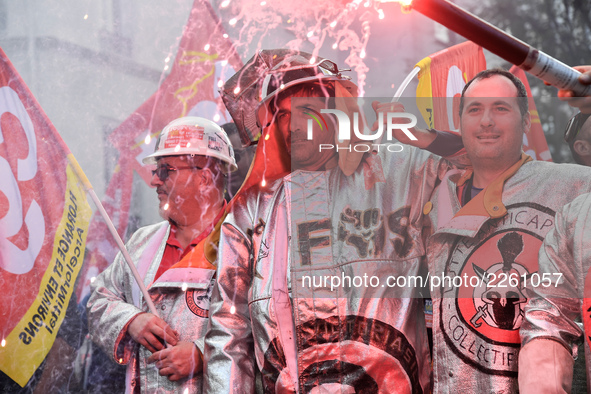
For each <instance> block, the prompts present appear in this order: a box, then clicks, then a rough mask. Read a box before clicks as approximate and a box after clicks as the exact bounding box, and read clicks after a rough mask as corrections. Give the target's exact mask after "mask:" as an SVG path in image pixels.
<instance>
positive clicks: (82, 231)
mask: <svg viewBox="0 0 591 394" xmlns="http://www.w3.org/2000/svg"><path fill="white" fill-rule="evenodd" d="M77 174H81V172H79V166H78V165H77V163H76V160H75V159H74V158H73V156H72V155H71V153H70V151H69V149H68V147H67V146H66V145H65V144H64V142H63V140H62V139H61V137H60V135H59V134H58V133H57V131H56V130H55V128H54V127H53V125H52V124H51V122H50V121H49V119H47V116H46V115H45V114H44V113H43V111H42V109H41V107H40V106H39V104H38V103H37V101H36V100H35V98H34V97H33V95H32V94H31V92H30V91H29V90H28V88H27V87H26V86H25V83H24V82H23V80H22V79H21V78H20V76H19V75H18V73H17V72H16V70H15V69H14V68H13V66H12V64H11V63H10V61H9V60H8V58H7V57H6V55H5V54H4V52H2V50H0V179H1V182H0V288H1V289H2V290H1V292H0V304H1V305H2V308H1V309H0V310H1V311H2V312H1V318H0V335H1V341H2V343H1V346H0V370H2V371H3V372H4V373H6V374H7V375H8V376H10V377H11V378H12V379H13V380H14V381H15V382H17V383H18V384H20V385H21V386H24V385H25V384H26V383H27V381H28V380H29V379H30V377H31V376H32V375H33V373H34V372H35V369H36V368H37V367H38V366H39V365H40V364H41V362H42V361H43V359H44V358H45V356H46V355H47V353H48V352H49V349H50V348H51V346H52V344H53V342H54V340H55V337H56V334H57V331H58V330H59V328H60V325H61V324H62V321H63V319H64V317H65V314H66V307H67V305H68V302H69V300H70V297H71V296H72V294H73V291H74V290H73V289H74V283H75V281H76V277H77V275H78V273H79V271H80V268H81V266H82V261H83V259H84V248H85V243H86V234H87V231H88V222H89V219H90V215H91V210H90V207H89V206H88V203H87V202H86V193H85V191H84V189H83V188H82V187H81V186H80V185H79V183H80V179H79V177H78V175H77ZM81 176H83V177H84V175H83V174H82V175H81ZM84 179H85V177H84Z"/></svg>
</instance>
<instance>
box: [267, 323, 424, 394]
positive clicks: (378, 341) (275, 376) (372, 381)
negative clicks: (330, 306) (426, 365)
mask: <svg viewBox="0 0 591 394" xmlns="http://www.w3.org/2000/svg"><path fill="white" fill-rule="evenodd" d="M297 331H298V338H300V340H299V341H298V343H299V346H298V355H299V356H298V366H301V368H302V369H301V371H299V377H298V382H299V386H300V391H301V392H303V393H320V392H339V393H377V392H389V391H392V390H393V388H394V387H395V391H396V392H397V393H409V394H410V393H412V394H421V393H423V389H422V387H421V383H420V369H421V368H419V359H418V357H417V354H416V352H415V349H414V347H413V346H412V344H411V343H410V342H409V340H408V339H407V338H406V336H405V335H404V334H403V333H402V332H400V331H399V330H397V329H396V328H394V327H392V326H391V325H389V324H387V323H384V322H382V321H379V320H377V319H371V318H366V317H363V316H355V315H349V316H346V317H342V316H341V317H338V316H331V317H329V318H327V319H315V320H311V321H308V322H305V323H303V324H301V325H300V326H298V327H297ZM285 367H286V362H285V356H284V354H283V349H282V347H281V345H280V343H279V341H278V340H277V339H274V340H273V341H271V343H270V344H269V348H268V349H267V351H266V352H265V364H264V366H263V369H262V371H261V373H262V375H263V386H264V387H265V391H266V392H276V391H280V390H279V389H278V388H281V387H291V386H293V385H291V384H290V382H289V379H288V378H286V376H285V375H286V372H285Z"/></svg>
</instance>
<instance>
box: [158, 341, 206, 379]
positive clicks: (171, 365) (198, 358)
mask: <svg viewBox="0 0 591 394" xmlns="http://www.w3.org/2000/svg"><path fill="white" fill-rule="evenodd" d="M154 362H155V363H156V368H158V370H159V373H160V375H162V376H168V380H170V381H172V382H174V381H176V380H180V379H184V378H186V377H188V376H190V375H194V374H196V373H198V372H201V370H202V369H203V355H202V354H201V351H200V350H199V349H198V348H197V346H195V344H194V343H192V342H183V341H181V342H178V343H177V344H176V346H173V347H170V348H167V349H164V350H161V351H159V352H156V353H154V354H152V355H151V356H150V358H148V363H154Z"/></svg>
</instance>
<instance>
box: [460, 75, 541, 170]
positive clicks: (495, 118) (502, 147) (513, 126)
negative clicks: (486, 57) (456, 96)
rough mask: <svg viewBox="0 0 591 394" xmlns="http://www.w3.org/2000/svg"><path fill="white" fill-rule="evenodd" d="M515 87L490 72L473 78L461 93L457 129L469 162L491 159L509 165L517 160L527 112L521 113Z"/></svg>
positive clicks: (527, 124) (528, 120)
mask: <svg viewBox="0 0 591 394" xmlns="http://www.w3.org/2000/svg"><path fill="white" fill-rule="evenodd" d="M518 100H523V98H519V99H518V98H517V88H516V87H515V85H513V83H512V82H511V81H510V80H509V79H508V78H506V77H503V76H501V75H494V76H492V77H490V78H486V79H480V80H476V81H474V82H473V83H472V84H471V85H470V86H469V87H468V89H467V90H466V92H465V94H464V110H463V113H462V115H461V120H460V129H461V133H462V141H463V142H464V146H465V147H466V152H467V153H468V157H469V158H470V160H471V161H472V162H473V163H477V162H479V161H483V160H484V161H489V162H490V161H491V160H494V161H495V162H498V163H507V164H512V163H514V162H516V161H517V160H519V157H520V153H521V144H522V142H523V133H524V132H525V131H526V130H529V126H530V118H529V114H526V116H525V117H522V116H521V113H520V111H519V104H518Z"/></svg>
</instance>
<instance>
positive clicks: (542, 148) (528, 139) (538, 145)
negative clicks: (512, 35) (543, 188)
mask: <svg viewBox="0 0 591 394" xmlns="http://www.w3.org/2000/svg"><path fill="white" fill-rule="evenodd" d="M509 71H511V73H512V74H513V75H515V76H516V77H517V78H519V79H520V80H521V82H523V84H524V85H525V89H526V90H527V97H529V113H530V115H531V129H530V130H529V133H526V134H524V135H523V151H524V152H525V153H527V154H528V155H530V156H531V157H533V158H534V159H536V160H545V161H552V156H551V155H550V150H549V149H548V142H547V141H546V136H545V135H544V129H542V123H541V122H540V114H539V113H538V109H537V108H536V103H535V102H534V99H533V97H532V94H531V89H530V88H529V83H528V82H527V76H526V75H525V71H523V70H522V69H520V68H519V67H517V66H513V67H511V69H510V70H509Z"/></svg>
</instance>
